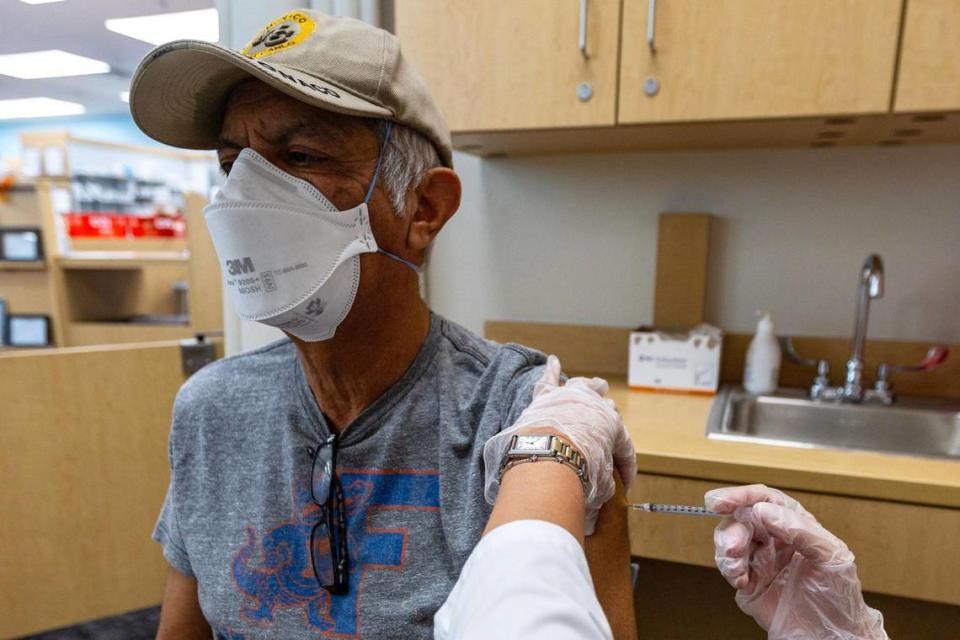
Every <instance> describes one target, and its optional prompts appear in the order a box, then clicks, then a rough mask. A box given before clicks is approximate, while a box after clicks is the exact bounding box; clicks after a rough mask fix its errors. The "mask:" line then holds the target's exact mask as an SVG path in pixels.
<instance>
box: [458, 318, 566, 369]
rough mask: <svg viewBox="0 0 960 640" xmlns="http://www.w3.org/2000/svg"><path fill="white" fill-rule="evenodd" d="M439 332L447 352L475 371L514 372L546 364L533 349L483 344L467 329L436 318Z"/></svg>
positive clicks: (482, 339) (490, 342)
mask: <svg viewBox="0 0 960 640" xmlns="http://www.w3.org/2000/svg"><path fill="white" fill-rule="evenodd" d="M440 323H441V324H440V330H441V333H442V335H443V338H444V341H445V343H446V345H447V348H448V350H450V351H451V352H453V353H455V354H460V356H461V357H462V358H463V359H469V360H472V361H473V362H474V363H475V364H476V365H477V366H478V367H479V368H481V369H484V370H489V371H490V372H493V371H501V370H502V371H505V372H509V371H513V372H518V371H521V370H524V369H529V368H531V367H539V366H541V365H543V364H544V363H546V361H547V356H546V355H544V354H543V353H542V352H540V351H537V350H536V349H531V348H530V347H526V346H523V345H521V344H515V343H512V342H510V343H499V342H495V341H493V340H487V339H486V338H482V337H480V336H478V335H477V334H475V333H473V332H472V331H470V330H469V329H467V328H465V327H463V326H461V325H459V324H457V323H456V322H453V321H452V320H448V319H446V318H442V317H441V318H440Z"/></svg>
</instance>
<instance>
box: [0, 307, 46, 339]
mask: <svg viewBox="0 0 960 640" xmlns="http://www.w3.org/2000/svg"><path fill="white" fill-rule="evenodd" d="M5 341H6V344H7V346H10V347H49V346H50V344H51V335H50V316H45V315H37V314H26V313H24V314H8V315H7V331H6V339H5Z"/></svg>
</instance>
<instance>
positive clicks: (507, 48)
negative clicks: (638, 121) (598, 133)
mask: <svg viewBox="0 0 960 640" xmlns="http://www.w3.org/2000/svg"><path fill="white" fill-rule="evenodd" d="M583 4H585V9H586V11H585V14H586V15H585V16H583V15H581V14H582V13H584V12H581V0H396V4H395V20H396V33H397V35H398V36H399V37H400V42H401V46H402V48H403V50H404V52H405V53H406V54H408V55H410V56H411V57H412V58H413V61H414V62H415V63H416V65H417V67H418V68H419V69H420V71H421V73H422V74H423V75H424V77H425V78H426V80H427V84H428V85H429V87H430V91H431V93H432V94H433V96H434V99H435V100H436V101H437V103H438V104H439V105H440V109H441V110H442V111H443V114H444V116H445V117H446V119H447V123H448V124H449V126H450V129H451V130H452V131H493V130H505V129H539V128H552V127H586V126H600V125H613V124H614V123H615V110H616V100H617V44H618V39H619V35H620V0H584V1H583ZM584 19H585V21H586V33H585V34H584V35H585V36H586V37H585V41H586V56H584V55H583V53H582V52H581V49H580V42H581V37H580V36H581V33H580V30H581V24H582V20H584Z"/></svg>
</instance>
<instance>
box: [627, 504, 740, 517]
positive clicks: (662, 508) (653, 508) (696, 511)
mask: <svg viewBox="0 0 960 640" xmlns="http://www.w3.org/2000/svg"><path fill="white" fill-rule="evenodd" d="M630 508H631V509H633V510H634V511H647V512H648V513H679V514H681V515H686V516H714V517H717V518H722V517H723V514H722V513H714V512H713V511H707V509H706V508H705V507H691V506H688V505H685V504H657V503H656V502H641V503H639V504H631V505H630Z"/></svg>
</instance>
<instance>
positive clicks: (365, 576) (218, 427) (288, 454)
mask: <svg viewBox="0 0 960 640" xmlns="http://www.w3.org/2000/svg"><path fill="white" fill-rule="evenodd" d="M545 361H546V358H545V356H544V355H543V354H542V353H539V352H537V351H533V350H531V349H527V348H525V347H521V346H518V345H512V344H510V345H499V344H496V343H494V342H490V341H487V340H484V339H482V338H479V337H477V336H475V335H473V334H472V333H470V332H469V331H467V330H466V329H464V328H462V327H460V326H458V325H456V324H454V323H452V322H450V321H448V320H445V319H444V318H442V317H440V316H438V315H436V314H433V315H432V316H431V322H430V331H429V334H428V336H427V339H426V341H425V342H424V345H423V347H422V349H421V350H420V353H419V354H418V355H417V356H416V358H415V359H414V361H413V363H412V364H411V365H410V367H409V369H408V370H407V371H406V372H405V373H404V374H403V376H402V377H401V378H400V380H399V381H397V382H396V383H395V384H394V385H393V386H392V387H390V388H389V389H388V390H387V391H386V392H385V393H384V394H383V395H382V396H380V397H379V398H377V399H376V400H375V401H374V402H373V403H372V404H371V405H370V406H369V407H367V409H366V410H365V411H364V412H363V413H362V414H361V415H360V417H358V418H357V419H356V421H354V422H353V423H352V424H351V425H350V426H349V427H347V429H346V430H345V431H344V432H343V433H342V434H341V436H340V438H339V440H338V448H337V473H338V475H339V478H340V481H341V483H342V486H343V493H344V497H345V500H346V503H347V509H346V514H347V523H348V529H347V531H348V533H347V542H348V548H349V558H350V560H349V585H350V590H349V593H347V594H346V595H339V596H331V595H330V594H329V593H328V592H327V591H326V590H324V589H322V588H320V587H319V586H318V584H317V581H316V578H315V577H314V573H313V568H312V564H311V560H310V553H309V540H310V533H311V530H312V529H313V526H314V524H315V523H316V522H317V521H318V519H319V509H318V507H317V506H316V505H315V504H314V502H313V500H312V499H311V494H310V475H311V463H312V450H313V448H314V447H316V446H317V445H318V444H319V442H320V440H321V438H323V437H325V436H327V435H329V433H330V429H329V427H328V426H327V423H326V420H325V419H324V416H323V413H322V412H321V411H320V409H319V407H318V405H317V402H316V400H315V399H314V396H313V393H312V391H311V390H310V387H309V385H308V384H307V381H306V378H305V376H304V373H303V369H302V368H301V365H300V360H299V358H298V357H297V354H296V350H295V347H294V346H293V344H292V343H291V342H290V341H289V340H281V341H279V342H275V343H273V344H271V345H268V346H266V347H264V348H262V349H260V350H258V351H253V352H250V353H246V354H243V355H239V356H235V357H232V358H227V359H225V360H221V361H218V362H215V363H213V364H211V365H209V366H207V367H205V368H204V369H203V370H201V371H199V372H198V373H197V374H195V375H194V376H193V377H192V378H190V380H188V381H187V383H186V384H185V385H184V386H183V388H182V389H181V390H180V393H179V394H178V395H177V401H176V404H175V406H174V412H173V426H172V429H171V433H170V465H171V481H170V487H169V490H168V492H167V498H166V501H165V503H164V505H163V510H162V512H161V514H160V518H159V521H158V523H157V527H156V530H155V531H154V534H153V537H154V539H155V540H156V541H158V542H160V543H161V544H162V545H163V553H164V556H165V557H166V558H167V560H168V561H169V562H170V564H171V565H172V566H173V567H174V568H175V569H177V570H178V571H180V572H181V573H184V574H187V575H190V576H194V577H195V578H196V579H197V583H198V589H199V599H200V606H201V608H202V609H203V613H204V615H205V616H206V618H207V620H208V621H209V622H210V625H211V626H212V627H213V629H214V636H215V637H216V638H226V639H229V640H238V639H241V638H242V639H244V640H251V639H252V638H282V639H283V640H299V639H301V638H302V639H307V638H309V639H311V640H315V639H317V638H377V639H379V638H430V637H432V632H433V631H432V630H433V614H434V612H435V611H436V610H437V609H438V608H439V607H440V605H441V604H442V603H443V601H444V600H445V599H446V597H447V594H448V593H449V592H450V590H451V589H452V588H453V584H454V583H455V582H456V579H457V576H458V575H459V573H460V569H461V567H462V566H463V564H464V562H466V559H467V556H468V555H469V554H470V551H471V550H472V549H473V547H474V545H476V543H477V542H478V541H479V539H480V534H481V532H482V531H483V527H484V526H485V524H486V522H487V518H488V516H489V514H490V507H489V506H488V505H487V504H486V502H485V501H484V498H483V462H482V455H483V445H484V443H485V442H486V441H487V439H488V438H490V437H491V436H492V435H494V434H496V433H497V432H498V431H500V430H501V429H503V428H505V427H508V426H510V425H511V424H513V422H514V421H515V420H516V418H517V417H518V416H519V414H520V412H521V411H522V410H523V409H524V408H525V407H526V406H527V405H528V404H529V402H530V398H531V395H532V391H533V385H534V383H535V382H536V380H537V379H538V378H539V377H540V375H541V374H542V372H543V364H544V363H545Z"/></svg>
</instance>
